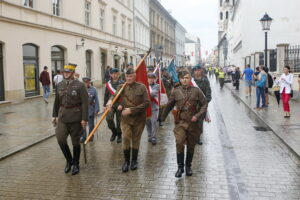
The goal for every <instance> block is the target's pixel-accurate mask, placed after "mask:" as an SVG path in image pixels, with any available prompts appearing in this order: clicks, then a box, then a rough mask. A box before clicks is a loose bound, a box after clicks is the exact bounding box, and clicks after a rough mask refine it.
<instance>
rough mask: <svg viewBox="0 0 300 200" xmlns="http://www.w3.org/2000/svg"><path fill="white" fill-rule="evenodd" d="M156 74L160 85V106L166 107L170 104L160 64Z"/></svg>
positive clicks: (155, 71)
mask: <svg viewBox="0 0 300 200" xmlns="http://www.w3.org/2000/svg"><path fill="white" fill-rule="evenodd" d="M154 73H155V74H156V76H157V84H159V95H158V102H159V106H164V105H166V104H167V103H168V96H167V93H166V89H165V86H164V83H163V81H162V78H161V67H160V65H159V64H158V65H157V66H156V68H155V70H154Z"/></svg>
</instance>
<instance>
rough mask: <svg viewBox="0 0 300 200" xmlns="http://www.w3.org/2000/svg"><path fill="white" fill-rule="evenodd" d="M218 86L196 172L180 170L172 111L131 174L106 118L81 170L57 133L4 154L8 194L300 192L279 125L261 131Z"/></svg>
mask: <svg viewBox="0 0 300 200" xmlns="http://www.w3.org/2000/svg"><path fill="white" fill-rule="evenodd" d="M211 85H212V89H213V101H212V102H211V103H210V105H209V112H210V115H211V118H212V123H210V124H207V123H205V129H204V130H205V131H204V135H203V141H204V144H203V145H202V146H199V145H198V146H197V147H196V150H195V157H194V161H193V164H192V168H193V171H194V174H193V176H192V177H186V176H183V177H182V178H180V179H177V178H175V177H174V174H175V172H176V170H177V164H176V152H175V150H176V149H175V140H174V136H173V132H172V129H173V122H172V118H171V117H169V118H168V119H167V121H166V122H165V124H164V126H162V127H161V128H160V129H159V134H158V135H159V136H158V143H157V145H156V146H153V145H152V144H151V143H148V141H147V134H146V132H145V131H144V133H143V136H142V141H141V150H140V153H139V159H138V161H139V167H138V170H136V171H129V172H128V173H122V172H121V165H122V163H123V152H122V149H121V145H120V144H117V143H116V142H114V143H110V142H109V138H110V135H111V134H110V131H109V130H108V128H107V125H106V123H103V124H102V125H101V127H100V129H99V133H98V136H97V135H96V137H95V140H94V142H92V143H89V144H88V145H87V147H86V150H87V164H85V163H84V159H83V154H81V164H80V165H81V171H80V173H79V174H78V175H76V176H71V175H70V174H65V173H64V172H63V169H64V166H65V160H64V158H63V155H62V153H61V151H60V149H59V146H58V145H57V142H56V138H51V139H48V140H46V141H45V142H42V143H40V144H38V145H35V146H33V147H32V148H29V149H27V150H25V151H22V152H20V153H17V154H15V155H13V156H10V157H8V158H6V159H4V160H2V161H0V199H128V200H134V199H278V200H282V199H300V161H299V159H298V158H296V157H294V156H293V155H292V154H291V153H290V151H289V150H288V148H287V147H286V146H285V145H284V144H283V143H282V142H281V141H280V140H279V139H278V138H277V137H276V136H275V135H274V133H273V132H271V131H257V130H255V127H264V125H263V124H261V123H260V122H259V121H258V120H257V118H256V117H255V116H254V115H253V114H252V113H251V112H250V111H249V110H248V109H247V108H246V107H245V106H244V105H243V104H242V103H240V102H239V100H237V99H235V98H234V97H233V96H232V94H231V92H230V91H229V90H228V89H226V88H224V89H223V90H219V87H217V86H216V83H215V82H214V81H212V82H211ZM49 123H50V122H49Z"/></svg>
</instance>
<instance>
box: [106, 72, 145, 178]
mask: <svg viewBox="0 0 300 200" xmlns="http://www.w3.org/2000/svg"><path fill="white" fill-rule="evenodd" d="M125 78H126V83H127V86H126V87H125V88H124V91H123V92H122V93H121V95H120V98H119V99H120V105H119V106H118V110H120V111H122V116H121V130H122V134H123V141H122V142H123V152H124V158H125V162H124V164H123V166H122V171H123V172H127V171H128V170H129V166H130V169H131V170H136V169H137V157H138V151H139V147H140V140H141V136H142V133H143V130H144V128H145V124H146V108H147V107H148V106H149V105H150V99H149V96H148V92H147V88H146V87H145V86H144V85H143V84H141V83H138V82H136V81H135V80H136V74H135V71H134V69H132V68H131V69H128V70H127V71H126V75H125ZM120 88H121V87H120V86H119V89H120ZM111 107H112V97H111V99H110V100H109V101H108V103H107V109H111ZM131 151H132V156H131V165H130V154H131Z"/></svg>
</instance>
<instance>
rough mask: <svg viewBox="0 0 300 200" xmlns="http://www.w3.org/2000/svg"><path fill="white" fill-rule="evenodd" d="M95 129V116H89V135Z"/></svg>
mask: <svg viewBox="0 0 300 200" xmlns="http://www.w3.org/2000/svg"><path fill="white" fill-rule="evenodd" d="M94 128H95V115H92V116H89V134H90V133H91V132H92V130H93V129H94Z"/></svg>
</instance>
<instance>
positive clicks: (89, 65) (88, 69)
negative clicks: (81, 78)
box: [85, 50, 93, 78]
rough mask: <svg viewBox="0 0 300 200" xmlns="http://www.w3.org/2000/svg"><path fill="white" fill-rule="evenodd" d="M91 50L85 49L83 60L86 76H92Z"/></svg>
mask: <svg viewBox="0 0 300 200" xmlns="http://www.w3.org/2000/svg"><path fill="white" fill-rule="evenodd" d="M92 53H93V52H92V51H91V50H87V51H85V59H86V60H85V62H86V72H85V74H86V76H87V77H90V78H91V77H92Z"/></svg>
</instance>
